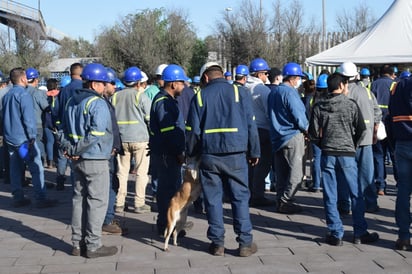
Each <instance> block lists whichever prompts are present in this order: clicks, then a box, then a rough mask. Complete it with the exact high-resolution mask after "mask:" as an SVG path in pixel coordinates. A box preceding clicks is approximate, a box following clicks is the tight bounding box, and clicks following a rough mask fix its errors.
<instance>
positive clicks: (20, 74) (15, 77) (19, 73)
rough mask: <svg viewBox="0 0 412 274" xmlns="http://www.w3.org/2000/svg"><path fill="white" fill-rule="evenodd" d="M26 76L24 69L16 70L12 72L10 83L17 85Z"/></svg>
mask: <svg viewBox="0 0 412 274" xmlns="http://www.w3.org/2000/svg"><path fill="white" fill-rule="evenodd" d="M25 75H26V71H25V70H24V68H22V67H18V68H14V69H12V70H10V81H11V82H12V83H13V84H14V85H15V84H17V83H18V82H19V81H20V79H21V77H23V76H25Z"/></svg>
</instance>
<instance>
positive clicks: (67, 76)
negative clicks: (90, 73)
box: [60, 75, 72, 88]
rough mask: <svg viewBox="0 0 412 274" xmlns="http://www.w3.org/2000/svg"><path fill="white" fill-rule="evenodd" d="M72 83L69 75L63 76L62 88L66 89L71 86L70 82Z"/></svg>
mask: <svg viewBox="0 0 412 274" xmlns="http://www.w3.org/2000/svg"><path fill="white" fill-rule="evenodd" d="M71 81H72V78H71V77H70V76H69V75H66V76H63V77H62V78H61V79H60V87H61V88H64V87H65V86H67V85H68V84H70V82H71Z"/></svg>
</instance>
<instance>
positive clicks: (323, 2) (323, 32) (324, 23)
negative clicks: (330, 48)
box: [322, 0, 326, 50]
mask: <svg viewBox="0 0 412 274" xmlns="http://www.w3.org/2000/svg"><path fill="white" fill-rule="evenodd" d="M325 42H326V21H325V0H322V47H323V48H322V50H325V47H326V44H325Z"/></svg>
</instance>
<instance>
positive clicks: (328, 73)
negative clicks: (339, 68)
mask: <svg viewBox="0 0 412 274" xmlns="http://www.w3.org/2000/svg"><path fill="white" fill-rule="evenodd" d="M321 74H326V75H330V71H329V70H327V69H322V70H321V71H320V73H319V75H321Z"/></svg>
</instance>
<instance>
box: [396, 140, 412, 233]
mask: <svg viewBox="0 0 412 274" xmlns="http://www.w3.org/2000/svg"><path fill="white" fill-rule="evenodd" d="M395 157H396V164H397V165H398V170H397V172H398V193H397V194H396V207H395V219H396V225H397V226H398V227H399V231H398V236H399V239H401V240H409V239H410V237H411V233H410V226H411V211H410V199H411V192H412V180H411V178H412V142H411V141H397V142H396V145H395Z"/></svg>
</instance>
